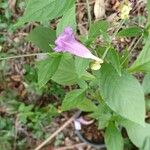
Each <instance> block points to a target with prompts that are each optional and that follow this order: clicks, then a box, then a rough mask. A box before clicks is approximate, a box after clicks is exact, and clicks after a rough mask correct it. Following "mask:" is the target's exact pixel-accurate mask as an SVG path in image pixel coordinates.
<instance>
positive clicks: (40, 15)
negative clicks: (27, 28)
mask: <svg viewBox="0 0 150 150" xmlns="http://www.w3.org/2000/svg"><path fill="white" fill-rule="evenodd" d="M74 3H75V1H74V0H69V1H68V0H63V1H62V0H29V1H28V2H27V8H26V9H25V13H24V15H23V17H22V18H21V19H20V20H19V22H18V23H17V24H16V26H21V25H23V24H24V23H26V22H31V21H38V22H42V21H43V22H44V21H48V20H52V19H54V18H57V17H60V16H62V15H63V14H64V13H65V12H66V11H67V10H69V9H70V8H71V7H72V6H73V5H74Z"/></svg>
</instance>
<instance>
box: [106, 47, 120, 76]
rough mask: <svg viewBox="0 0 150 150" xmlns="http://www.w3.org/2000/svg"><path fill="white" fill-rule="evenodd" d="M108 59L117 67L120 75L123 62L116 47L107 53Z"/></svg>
mask: <svg viewBox="0 0 150 150" xmlns="http://www.w3.org/2000/svg"><path fill="white" fill-rule="evenodd" d="M107 59H108V61H109V62H110V63H111V64H112V66H113V67H114V68H115V69H116V71H117V72H118V74H119V75H121V64H120V58H119V54H118V53H117V52H116V50H115V49H110V50H109V51H108V54H107Z"/></svg>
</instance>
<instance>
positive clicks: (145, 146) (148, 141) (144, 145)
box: [140, 137, 150, 150]
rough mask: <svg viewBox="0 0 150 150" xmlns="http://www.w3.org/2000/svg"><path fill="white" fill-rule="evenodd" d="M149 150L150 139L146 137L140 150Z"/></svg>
mask: <svg viewBox="0 0 150 150" xmlns="http://www.w3.org/2000/svg"><path fill="white" fill-rule="evenodd" d="M149 149H150V137H147V138H146V139H145V141H144V144H143V147H142V148H141V149H140V150H149Z"/></svg>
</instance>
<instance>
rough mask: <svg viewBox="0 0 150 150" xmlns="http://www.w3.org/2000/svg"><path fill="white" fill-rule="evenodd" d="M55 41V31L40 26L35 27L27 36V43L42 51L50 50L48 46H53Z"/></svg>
mask: <svg viewBox="0 0 150 150" xmlns="http://www.w3.org/2000/svg"><path fill="white" fill-rule="evenodd" d="M55 39H56V33H55V31H54V30H51V29H50V28H46V27H42V26H38V27H36V28H35V29H33V30H32V31H31V33H30V34H29V35H28V36H27V40H28V41H30V42H32V43H34V44H35V45H36V46H37V47H38V48H40V49H41V50H44V51H49V50H52V48H51V47H50V46H49V45H50V44H51V45H54V41H55Z"/></svg>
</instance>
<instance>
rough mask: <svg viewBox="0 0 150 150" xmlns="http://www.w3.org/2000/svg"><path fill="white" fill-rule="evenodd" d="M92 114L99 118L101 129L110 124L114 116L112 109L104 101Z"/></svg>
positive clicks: (93, 116)
mask: <svg viewBox="0 0 150 150" xmlns="http://www.w3.org/2000/svg"><path fill="white" fill-rule="evenodd" d="M90 116H91V117H92V118H94V119H97V120H98V127H99V128H100V129H104V128H105V127H107V126H108V124H109V121H110V119H111V117H112V114H111V109H110V108H109V107H108V106H107V105H106V104H105V103H104V102H100V104H99V105H98V107H97V109H94V112H93V113H92V114H91V115H90Z"/></svg>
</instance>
